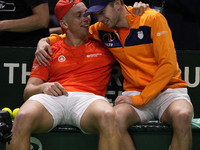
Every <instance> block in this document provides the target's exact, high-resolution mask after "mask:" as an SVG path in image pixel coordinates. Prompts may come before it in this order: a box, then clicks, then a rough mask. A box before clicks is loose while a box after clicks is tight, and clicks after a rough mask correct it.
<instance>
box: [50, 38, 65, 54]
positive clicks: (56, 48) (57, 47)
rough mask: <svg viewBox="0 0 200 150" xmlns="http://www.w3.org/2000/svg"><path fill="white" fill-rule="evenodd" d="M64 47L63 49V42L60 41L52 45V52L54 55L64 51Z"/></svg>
mask: <svg viewBox="0 0 200 150" xmlns="http://www.w3.org/2000/svg"><path fill="white" fill-rule="evenodd" d="M62 47H63V40H60V41H58V42H56V43H54V44H53V45H51V50H52V52H53V54H54V53H56V52H58V51H60V50H61V49H62Z"/></svg>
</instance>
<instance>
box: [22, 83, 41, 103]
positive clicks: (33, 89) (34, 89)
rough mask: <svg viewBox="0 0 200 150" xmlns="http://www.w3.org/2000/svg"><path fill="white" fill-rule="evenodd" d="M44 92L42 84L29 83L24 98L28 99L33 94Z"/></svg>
mask: <svg viewBox="0 0 200 150" xmlns="http://www.w3.org/2000/svg"><path fill="white" fill-rule="evenodd" d="M40 93H43V91H42V84H40V85H33V84H29V85H27V86H26V88H25V89H24V100H25V101H26V100H28V99H29V98H30V97H31V96H33V95H36V94H40Z"/></svg>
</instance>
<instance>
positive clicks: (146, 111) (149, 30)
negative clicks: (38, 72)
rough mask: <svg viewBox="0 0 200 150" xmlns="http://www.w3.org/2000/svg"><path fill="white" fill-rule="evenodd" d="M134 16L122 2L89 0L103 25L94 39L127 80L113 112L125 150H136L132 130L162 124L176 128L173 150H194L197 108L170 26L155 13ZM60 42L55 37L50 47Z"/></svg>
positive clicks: (92, 31) (92, 32)
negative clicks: (193, 122)
mask: <svg viewBox="0 0 200 150" xmlns="http://www.w3.org/2000/svg"><path fill="white" fill-rule="evenodd" d="M132 12H133V10H132V9H130V8H128V7H127V6H125V5H124V4H123V0H90V8H89V9H88V11H87V12H86V14H85V15H88V14H90V13H94V14H95V15H96V16H97V18H98V21H99V22H98V23H96V24H94V25H92V26H90V35H89V38H91V39H96V40H99V41H102V42H103V43H104V44H105V45H106V46H107V47H108V48H109V50H110V51H111V52H112V54H113V55H114V57H115V58H116V59H117V61H118V62H119V64H120V66H121V71H122V74H123V76H124V82H123V87H124V90H125V92H123V93H122V96H118V97H117V98H116V100H115V107H114V109H115V111H116V115H117V120H118V127H119V130H120V133H121V135H122V142H123V144H122V145H123V146H124V149H126V150H134V149H135V146H134V144H133V142H132V139H131V137H130V135H129V133H128V131H127V128H128V127H129V126H130V125H132V124H136V123H145V122H147V121H148V120H150V119H158V120H160V121H161V122H164V123H167V124H170V125H172V127H173V131H174V134H173V138H172V142H171V146H170V150H190V149H191V147H192V133H191V120H192V117H193V106H192V103H191V101H190V97H189V95H188V93H187V83H186V82H185V81H183V80H182V79H181V74H180V69H179V65H178V62H177V58H176V50H175V48H174V42H173V40H172V36H171V31H170V29H169V27H168V24H167V21H166V19H165V18H164V17H163V15H161V14H160V13H158V12H157V11H155V10H152V9H150V8H147V10H146V11H145V12H144V13H143V14H142V15H141V16H135V15H134V14H133V13H132ZM60 39H62V36H58V35H54V36H53V37H50V38H49V40H50V44H52V43H53V41H56V40H60ZM43 62H44V60H43Z"/></svg>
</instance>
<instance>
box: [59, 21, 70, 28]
mask: <svg viewBox="0 0 200 150" xmlns="http://www.w3.org/2000/svg"><path fill="white" fill-rule="evenodd" d="M60 26H61V27H62V28H64V29H67V28H68V23H67V22H66V21H65V20H60Z"/></svg>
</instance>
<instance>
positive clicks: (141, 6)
mask: <svg viewBox="0 0 200 150" xmlns="http://www.w3.org/2000/svg"><path fill="white" fill-rule="evenodd" d="M129 7H130V8H131V6H129ZM147 7H149V4H145V3H142V2H139V3H138V2H135V3H134V5H133V14H134V15H136V16H138V15H140V16H141V15H142V13H143V12H144V11H145V10H146V8H147Z"/></svg>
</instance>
